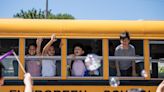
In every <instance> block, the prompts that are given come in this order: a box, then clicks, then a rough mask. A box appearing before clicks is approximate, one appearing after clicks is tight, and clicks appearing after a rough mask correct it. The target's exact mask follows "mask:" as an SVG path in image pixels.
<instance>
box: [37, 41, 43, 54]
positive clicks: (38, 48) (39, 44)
mask: <svg viewBox="0 0 164 92" xmlns="http://www.w3.org/2000/svg"><path fill="white" fill-rule="evenodd" d="M42 41H43V39H42V38H37V40H36V45H37V48H36V55H37V56H40V55H41V44H42Z"/></svg>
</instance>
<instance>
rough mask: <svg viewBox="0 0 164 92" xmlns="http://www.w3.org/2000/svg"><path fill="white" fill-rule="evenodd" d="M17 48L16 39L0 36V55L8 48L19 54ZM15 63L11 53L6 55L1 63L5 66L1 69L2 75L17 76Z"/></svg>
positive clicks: (17, 42)
mask: <svg viewBox="0 0 164 92" xmlns="http://www.w3.org/2000/svg"><path fill="white" fill-rule="evenodd" d="M18 48H19V40H18V39H6V38H0V54H1V55H4V54H5V53H7V52H9V51H10V50H14V52H15V53H16V54H17V55H18V54H19V53H18V52H19V51H18ZM15 63H17V61H16V58H15V57H14V56H13V55H12V53H11V55H9V56H7V57H6V58H5V59H3V60H2V64H3V65H4V67H5V69H4V70H3V76H5V77H17V76H18V66H17V65H16V64H15Z"/></svg>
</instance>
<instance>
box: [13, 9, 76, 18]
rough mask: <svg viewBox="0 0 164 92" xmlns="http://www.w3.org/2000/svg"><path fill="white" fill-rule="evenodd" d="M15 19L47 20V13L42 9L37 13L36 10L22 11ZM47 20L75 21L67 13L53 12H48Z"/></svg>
mask: <svg viewBox="0 0 164 92" xmlns="http://www.w3.org/2000/svg"><path fill="white" fill-rule="evenodd" d="M13 17H14V18H24V19H45V18H46V16H45V11H42V10H41V9H40V10H39V11H37V10H36V9H34V8H33V9H32V10H28V11H23V10H21V11H20V12H19V13H16V14H15V15H14V16H13ZM47 19H75V18H74V17H73V16H72V15H70V14H67V13H59V14H56V15H55V14H53V13H52V12H51V10H49V11H48V17H47Z"/></svg>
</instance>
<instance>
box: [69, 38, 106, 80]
mask: <svg viewBox="0 0 164 92" xmlns="http://www.w3.org/2000/svg"><path fill="white" fill-rule="evenodd" d="M93 54H94V55H96V56H98V57H102V40H98V39H68V40H67V76H71V77H100V76H103V60H102V59H101V60H100V63H101V66H100V67H98V68H97V69H96V68H95V69H94V70H92V69H91V70H90V68H89V67H88V66H89V65H87V63H86V62H85V59H86V56H87V55H93Z"/></svg>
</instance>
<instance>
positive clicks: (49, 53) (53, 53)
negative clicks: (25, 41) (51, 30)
mask: <svg viewBox="0 0 164 92" xmlns="http://www.w3.org/2000/svg"><path fill="white" fill-rule="evenodd" d="M48 55H49V56H54V55H55V48H54V47H53V46H50V47H49V49H48Z"/></svg>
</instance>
